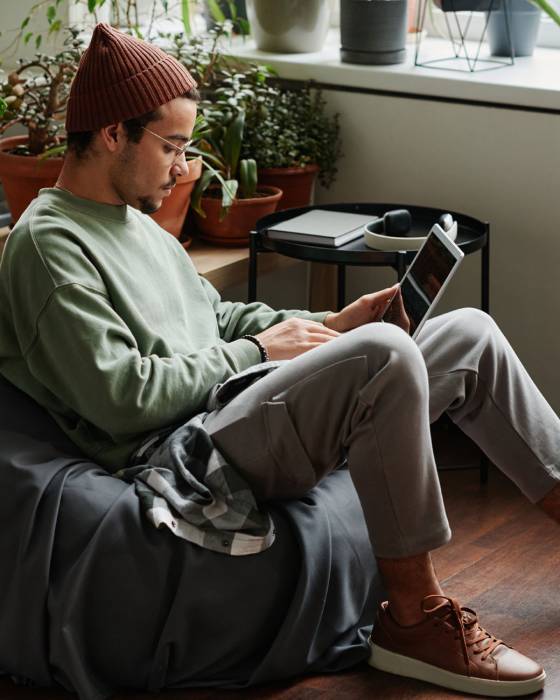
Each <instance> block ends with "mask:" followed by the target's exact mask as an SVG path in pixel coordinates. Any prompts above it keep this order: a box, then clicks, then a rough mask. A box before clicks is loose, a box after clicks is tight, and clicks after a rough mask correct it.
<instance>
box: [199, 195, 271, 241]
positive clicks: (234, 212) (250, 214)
mask: <svg viewBox="0 0 560 700" xmlns="http://www.w3.org/2000/svg"><path fill="white" fill-rule="evenodd" d="M258 191H259V192H260V193H262V194H263V195H265V196H262V197H253V198H252V199H235V200H234V201H233V204H232V205H231V207H230V209H229V211H228V213H227V214H226V216H225V218H224V219H223V220H222V221H220V211H221V208H222V200H221V197H202V209H203V210H204V212H205V214H206V218H203V217H202V216H200V215H199V214H196V223H197V228H198V230H199V233H200V237H201V238H202V239H203V240H205V241H208V242H209V243H216V244H217V245H223V246H243V245H247V244H248V243H249V233H250V232H251V231H252V230H253V229H254V228H255V224H256V223H257V221H258V220H259V219H260V218H261V217H263V216H266V215H267V214H272V212H273V211H274V210H275V209H276V207H277V206H278V202H279V201H280V198H281V197H282V190H279V189H278V188H277V187H261V186H259V188H258Z"/></svg>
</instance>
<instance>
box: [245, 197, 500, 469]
mask: <svg viewBox="0 0 560 700" xmlns="http://www.w3.org/2000/svg"><path fill="white" fill-rule="evenodd" d="M311 209H326V210H328V211H343V212H353V213H355V214H371V215H372V218H374V217H375V216H382V215H383V214H384V213H385V212H386V211H389V210H391V209H408V210H409V212H410V214H411V216H412V230H411V231H410V234H409V235H411V236H421V235H426V234H427V233H428V231H429V230H430V229H431V227H432V226H433V224H434V223H435V222H436V221H437V220H438V219H439V217H440V216H441V214H443V213H444V210H442V209H434V208H431V207H415V206H408V205H407V204H381V203H365V202H362V203H351V204H326V205H321V206H318V207H301V208H298V209H288V210H284V211H280V212H277V213H274V214H270V215H269V216H265V217H263V218H262V219H259V221H257V226H256V230H255V231H252V232H251V236H250V240H249V244H250V256H249V289H248V300H249V302H251V301H256V299H257V274H258V271H257V258H258V254H259V253H263V252H275V253H280V254H281V255H286V256H288V257H291V258H296V259H298V260H308V261H310V262H321V263H329V264H332V265H336V266H337V268H338V275H337V276H338V285H337V287H338V289H337V310H340V309H342V307H343V306H344V305H345V304H346V300H345V296H346V266H347V265H357V266H360V265H361V266H373V267H392V268H393V269H394V270H395V271H396V273H397V278H398V280H399V281H400V280H401V278H402V277H403V275H404V273H405V271H406V266H407V265H409V264H410V263H411V262H412V260H413V258H414V256H415V255H416V251H408V252H404V251H403V252H396V253H387V252H384V251H381V250H373V249H372V248H368V247H367V246H366V244H365V243H364V241H363V238H357V239H355V240H353V241H350V242H349V243H346V244H345V245H342V246H340V247H339V248H329V247H326V246H318V245H309V244H307V243H294V242H293V241H280V240H272V239H271V238H269V237H268V236H267V230H268V228H269V227H270V226H272V225H273V224H276V223H279V222H281V221H285V220H286V219H291V218H292V217H294V216H298V215H299V214H303V213H305V212H306V211H309V210H311ZM449 213H450V214H451V215H452V216H453V218H454V219H455V220H456V221H457V224H458V231H457V238H456V240H455V243H456V244H457V245H458V246H459V248H461V250H462V251H463V253H464V254H465V255H470V253H474V252H475V251H477V250H480V251H481V275H480V278H481V290H480V308H481V309H482V310H483V311H486V313H488V312H489V310H490V290H489V282H490V247H489V244H490V226H489V224H488V223H487V222H484V221H479V220H478V219H474V218H472V217H470V216H466V215H465V214H460V213H458V212H453V211H449ZM479 473H480V481H481V483H486V482H487V481H488V458H487V457H486V455H485V454H484V453H481V459H480V472H479Z"/></svg>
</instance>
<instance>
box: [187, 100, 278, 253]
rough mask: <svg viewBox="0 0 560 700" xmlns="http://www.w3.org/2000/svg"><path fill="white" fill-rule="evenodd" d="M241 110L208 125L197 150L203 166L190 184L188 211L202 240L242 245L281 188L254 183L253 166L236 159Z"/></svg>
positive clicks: (268, 211)
mask: <svg viewBox="0 0 560 700" xmlns="http://www.w3.org/2000/svg"><path fill="white" fill-rule="evenodd" d="M244 124H245V112H244V111H242V110H240V111H239V112H238V113H237V114H235V115H234V117H233V118H232V119H231V121H230V122H229V123H228V124H214V126H213V127H212V128H211V130H210V131H209V132H208V133H207V134H206V137H205V138H204V139H202V140H201V141H200V144H199V148H200V152H201V154H202V156H203V161H204V164H205V166H206V170H205V172H204V173H203V175H202V177H201V179H200V180H199V181H198V183H197V184H196V186H195V190H194V193H193V202H192V203H193V209H194V211H195V218H196V222H197V228H198V230H199V232H200V235H201V237H202V238H203V239H205V240H207V241H209V242H211V243H216V244H219V245H225V246H238V245H247V244H248V243H249V234H250V232H251V231H252V229H253V228H254V227H255V224H256V222H257V221H258V219H260V218H261V217H263V216H266V215H267V214H272V212H273V211H274V210H275V209H276V207H277V205H278V202H279V201H280V198H281V197H282V191H281V190H280V189H278V188H277V187H270V186H260V187H259V186H258V185H257V164H256V162H255V161H254V160H253V159H250V158H249V159H241V158H240V154H241V144H242V142H243V130H244Z"/></svg>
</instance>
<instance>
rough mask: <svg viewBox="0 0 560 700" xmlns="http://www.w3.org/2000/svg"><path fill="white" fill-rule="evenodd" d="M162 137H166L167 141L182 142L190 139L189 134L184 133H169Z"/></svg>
mask: <svg viewBox="0 0 560 700" xmlns="http://www.w3.org/2000/svg"><path fill="white" fill-rule="evenodd" d="M163 138H165V139H167V140H168V141H183V142H184V143H187V141H190V140H191V137H190V136H185V135H184V134H170V135H169V136H164V137H163Z"/></svg>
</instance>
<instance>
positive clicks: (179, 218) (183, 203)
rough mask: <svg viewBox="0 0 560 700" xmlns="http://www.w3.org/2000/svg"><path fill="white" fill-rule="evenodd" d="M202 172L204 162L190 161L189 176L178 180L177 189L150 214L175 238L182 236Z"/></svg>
mask: <svg viewBox="0 0 560 700" xmlns="http://www.w3.org/2000/svg"><path fill="white" fill-rule="evenodd" d="M201 172H202V161H201V160H199V159H197V160H191V161H189V174H188V175H185V176H183V177H178V178H177V184H176V185H175V188H174V189H173V190H171V194H170V195H169V197H166V198H165V199H164V200H163V202H162V205H161V207H160V208H159V209H158V210H157V211H156V212H154V213H153V214H150V216H151V217H152V219H153V220H154V221H157V223H158V224H159V225H160V226H161V227H162V228H164V229H165V230H166V231H169V233H171V234H172V235H173V236H175V238H179V236H180V235H181V229H182V228H183V223H184V221H185V217H186V215H187V212H188V210H189V205H190V203H191V193H192V191H193V188H194V185H195V182H196V181H197V180H198V178H199V177H200V174H201Z"/></svg>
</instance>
